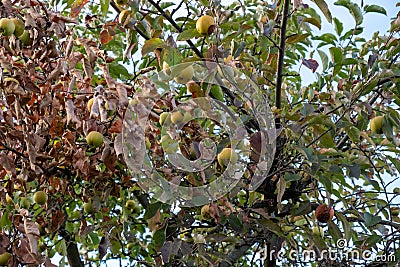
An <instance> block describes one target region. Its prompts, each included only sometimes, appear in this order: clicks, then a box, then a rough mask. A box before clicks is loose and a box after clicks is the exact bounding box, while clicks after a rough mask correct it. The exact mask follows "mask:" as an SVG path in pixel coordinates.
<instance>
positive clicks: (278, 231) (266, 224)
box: [259, 219, 284, 236]
mask: <svg viewBox="0 0 400 267" xmlns="http://www.w3.org/2000/svg"><path fill="white" fill-rule="evenodd" d="M259 223H260V225H262V226H264V227H265V228H267V229H268V230H270V231H271V232H273V233H275V234H277V235H278V236H284V233H283V231H282V229H281V227H280V226H279V225H278V224H276V223H274V222H273V221H272V220H270V219H260V220H259Z"/></svg>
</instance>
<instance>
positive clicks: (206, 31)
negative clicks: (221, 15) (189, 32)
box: [196, 15, 215, 35]
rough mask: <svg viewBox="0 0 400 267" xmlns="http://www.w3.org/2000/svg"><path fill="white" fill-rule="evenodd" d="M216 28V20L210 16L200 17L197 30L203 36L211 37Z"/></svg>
mask: <svg viewBox="0 0 400 267" xmlns="http://www.w3.org/2000/svg"><path fill="white" fill-rule="evenodd" d="M214 28H215V22H214V18H213V17H211V16H209V15H205V16H202V17H200V18H199V19H198V20H197V22H196V30H197V31H198V32H199V33H200V34H202V35H210V34H211V33H212V32H213V30H214Z"/></svg>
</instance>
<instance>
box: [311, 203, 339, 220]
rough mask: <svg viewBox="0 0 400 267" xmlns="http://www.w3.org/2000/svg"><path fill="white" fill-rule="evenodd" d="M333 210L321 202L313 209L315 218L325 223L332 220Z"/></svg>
mask: <svg viewBox="0 0 400 267" xmlns="http://www.w3.org/2000/svg"><path fill="white" fill-rule="evenodd" d="M334 214H335V211H334V210H333V208H331V207H329V206H328V205H326V204H321V205H319V206H318V207H317V209H316V210H315V218H316V219H317V220H318V221H319V222H321V223H327V222H329V221H331V220H332V218H333V216H334Z"/></svg>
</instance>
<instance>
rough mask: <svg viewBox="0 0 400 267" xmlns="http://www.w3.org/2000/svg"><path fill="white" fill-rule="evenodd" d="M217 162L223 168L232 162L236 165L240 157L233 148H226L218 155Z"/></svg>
mask: <svg viewBox="0 0 400 267" xmlns="http://www.w3.org/2000/svg"><path fill="white" fill-rule="evenodd" d="M217 160H218V163H219V165H221V166H222V167H223V166H227V165H228V164H229V162H231V161H232V163H235V162H236V161H237V160H238V156H237V154H236V152H235V151H234V150H233V149H232V148H229V147H226V148H224V149H222V151H221V152H220V153H219V154H218V156H217Z"/></svg>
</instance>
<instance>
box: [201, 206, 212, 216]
mask: <svg viewBox="0 0 400 267" xmlns="http://www.w3.org/2000/svg"><path fill="white" fill-rule="evenodd" d="M201 216H202V217H203V219H210V218H211V216H210V204H207V205H204V206H203V207H202V208H201Z"/></svg>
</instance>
